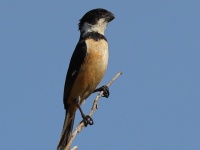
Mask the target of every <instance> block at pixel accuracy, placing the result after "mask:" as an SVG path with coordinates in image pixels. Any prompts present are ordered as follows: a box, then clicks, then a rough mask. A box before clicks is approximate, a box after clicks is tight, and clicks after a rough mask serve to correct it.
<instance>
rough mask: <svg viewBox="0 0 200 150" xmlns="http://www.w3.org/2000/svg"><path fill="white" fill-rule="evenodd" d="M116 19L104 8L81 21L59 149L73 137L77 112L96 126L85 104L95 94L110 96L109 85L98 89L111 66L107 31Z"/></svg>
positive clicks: (65, 88) (68, 78)
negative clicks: (86, 110)
mask: <svg viewBox="0 0 200 150" xmlns="http://www.w3.org/2000/svg"><path fill="white" fill-rule="evenodd" d="M114 18H115V16H114V14H113V13H112V12H110V11H108V10H106V9H103V8H96V9H92V10H90V11H88V12H87V13H86V14H84V15H83V17H82V18H81V19H80V20H79V24H78V29H79V31H80V38H79V41H78V43H77V45H76V47H75V50H74V52H73V54H72V57H71V60H70V63H69V67H68V71H67V75H66V80H65V85H64V94H63V103H64V108H65V111H66V113H65V120H64V125H63V130H62V133H61V137H60V141H59V143H58V146H57V150H63V149H64V148H65V146H66V145H67V143H68V142H69V138H70V136H71V134H72V129H73V125H74V119H75V114H76V110H77V109H79V110H80V113H81V116H82V118H83V121H84V124H85V126H87V125H88V124H89V125H92V124H93V119H92V118H91V117H90V116H86V115H85V114H84V113H83V111H82V109H81V105H82V104H83V103H84V101H85V100H86V99H87V98H88V97H89V96H90V95H91V94H92V93H94V92H98V91H103V96H104V97H107V98H108V96H109V89H108V87H107V86H106V85H104V86H102V87H100V88H97V86H98V85H99V83H100V82H101V80H102V78H103V77H104V74H105V72H106V69H107V65H108V55H109V54H108V42H107V39H106V37H105V34H104V33H105V29H106V27H107V25H108V23H109V22H111V21H112V20H113V19H114Z"/></svg>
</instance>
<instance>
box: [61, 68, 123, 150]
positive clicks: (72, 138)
mask: <svg viewBox="0 0 200 150" xmlns="http://www.w3.org/2000/svg"><path fill="white" fill-rule="evenodd" d="M121 74H122V72H118V73H117V74H116V75H115V77H114V78H113V79H112V80H111V81H110V82H109V83H108V84H107V86H108V87H109V86H110V85H111V84H112V83H113V82H114V81H115V80H116V79H117V78H118V77H119V76H120V75H121ZM102 95H103V91H101V92H100V93H99V94H98V95H97V97H96V98H95V100H94V103H93V105H92V108H91V111H90V113H89V116H92V115H93V113H94V112H95V111H96V110H97V109H98V101H99V98H100V97H101V96H102ZM84 127H85V125H84V123H83V121H81V122H80V123H79V124H78V126H77V127H76V129H75V131H74V132H73V133H72V135H71V137H70V139H69V142H68V144H67V145H66V147H65V148H64V150H69V149H70V146H71V144H72V142H73V140H74V138H75V137H76V135H77V134H78V133H79V132H81V130H82V129H83V128H84ZM77 149H78V146H74V147H73V148H72V149H71V150H77Z"/></svg>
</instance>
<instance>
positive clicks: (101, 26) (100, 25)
mask: <svg viewBox="0 0 200 150" xmlns="http://www.w3.org/2000/svg"><path fill="white" fill-rule="evenodd" d="M107 24H108V23H107V22H106V21H105V19H104V18H101V19H99V21H98V22H97V23H96V24H95V25H91V24H89V23H88V22H85V23H84V24H83V27H82V28H81V32H84V33H87V32H98V33H100V34H102V35H104V31H105V29H106V26H107Z"/></svg>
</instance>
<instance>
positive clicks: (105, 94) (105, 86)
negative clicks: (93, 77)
mask: <svg viewBox="0 0 200 150" xmlns="http://www.w3.org/2000/svg"><path fill="white" fill-rule="evenodd" d="M101 91H103V97H106V98H108V97H109V95H110V92H109V88H108V86H107V85H103V86H102V87H100V88H97V89H95V90H94V92H93V93H95V92H101Z"/></svg>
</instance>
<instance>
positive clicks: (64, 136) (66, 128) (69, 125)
mask: <svg viewBox="0 0 200 150" xmlns="http://www.w3.org/2000/svg"><path fill="white" fill-rule="evenodd" d="M74 119H75V113H70V112H69V109H66V114H65V121H64V125H63V130H62V133H61V137H60V141H59V144H58V146H57V150H64V148H65V146H66V145H67V143H68V142H69V138H70V136H71V134H72V130H73V125H74Z"/></svg>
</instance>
